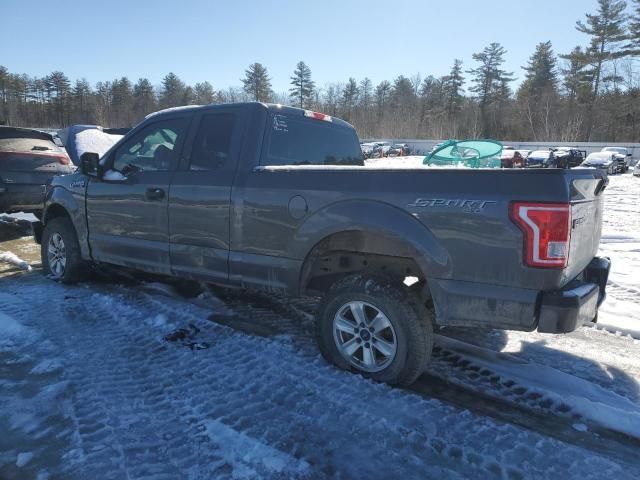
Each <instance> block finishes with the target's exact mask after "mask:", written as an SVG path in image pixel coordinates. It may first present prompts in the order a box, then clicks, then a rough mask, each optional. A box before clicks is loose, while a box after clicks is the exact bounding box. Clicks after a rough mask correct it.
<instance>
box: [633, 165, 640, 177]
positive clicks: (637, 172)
mask: <svg viewBox="0 0 640 480" xmlns="http://www.w3.org/2000/svg"><path fill="white" fill-rule="evenodd" d="M633 176H634V177H640V162H637V163H636V166H635V167H634V168H633Z"/></svg>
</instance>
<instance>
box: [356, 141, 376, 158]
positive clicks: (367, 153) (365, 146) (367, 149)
mask: <svg viewBox="0 0 640 480" xmlns="http://www.w3.org/2000/svg"><path fill="white" fill-rule="evenodd" d="M375 146H376V144H375V142H365V143H361V144H360V150H362V156H363V157H364V158H371V155H372V154H373V149H374V148H375Z"/></svg>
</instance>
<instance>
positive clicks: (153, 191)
mask: <svg viewBox="0 0 640 480" xmlns="http://www.w3.org/2000/svg"><path fill="white" fill-rule="evenodd" d="M144 196H145V198H146V199H147V200H162V199H163V198H164V190H162V189H161V188H155V187H154V188H147V192H146V193H145V194H144Z"/></svg>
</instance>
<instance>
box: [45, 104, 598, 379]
mask: <svg viewBox="0 0 640 480" xmlns="http://www.w3.org/2000/svg"><path fill="white" fill-rule="evenodd" d="M607 182H608V179H607V176H606V174H605V173H603V172H601V171H598V170H595V169H587V168H579V169H572V170H564V169H541V170H536V171H532V170H522V169H505V170H502V169H446V168H428V167H425V168H420V169H403V168H400V167H397V168H393V167H383V168H378V167H367V166H365V165H364V164H363V159H362V151H361V149H360V145H359V143H358V137H357V135H356V132H355V130H354V129H353V127H352V126H351V125H349V124H348V123H346V122H344V121H342V120H339V119H337V118H332V117H330V116H327V115H324V114H321V113H317V112H312V111H308V110H301V109H296V108H290V107H283V106H279V105H265V104H261V103H246V104H231V105H209V106H202V107H188V108H181V109H172V110H168V111H163V112H159V113H157V114H153V115H151V116H149V117H147V118H146V119H145V120H144V121H143V122H141V123H140V124H139V125H138V126H137V127H136V128H134V129H133V130H132V131H131V132H129V133H128V134H127V135H126V136H125V137H124V138H123V139H121V140H120V141H119V142H118V143H116V144H115V145H114V146H113V147H112V148H111V149H110V150H109V151H108V152H107V153H105V154H104V155H103V156H102V158H100V159H98V156H97V154H91V153H85V154H83V156H82V158H81V166H80V168H79V170H78V172H76V173H75V174H72V175H66V176H60V177H56V178H55V179H54V180H53V182H52V185H51V186H50V188H49V190H48V192H47V195H46V200H45V205H44V214H43V218H42V224H41V225H40V226H39V228H36V239H37V240H39V241H40V243H41V249H42V264H43V267H44V270H45V272H46V273H47V274H49V275H50V276H52V277H53V278H56V279H58V280H60V281H63V282H75V281H79V280H82V279H83V278H85V275H86V274H87V272H88V271H89V270H90V267H91V266H92V264H96V263H101V262H102V263H108V264H114V265H121V266H125V267H131V268H134V269H139V270H145V271H149V272H155V273H161V274H167V275H173V276H179V277H184V278H188V279H195V280H198V281H204V282H210V283H215V284H222V285H227V286H236V287H244V288H254V289H255V288H258V289H267V290H268V291H272V292H279V293H283V294H286V295H292V296H297V295H309V294H312V295H317V296H322V298H323V300H322V302H321V304H320V307H319V310H318V312H317V316H316V320H317V321H316V323H317V338H318V342H319V346H320V350H321V352H322V354H323V355H324V357H325V358H326V359H327V360H329V361H331V362H333V363H334V364H336V365H338V366H339V367H341V368H344V369H350V370H355V371H357V372H360V373H361V374H363V375H365V376H368V377H370V378H373V379H375V380H378V381H384V382H388V383H391V384H402V385H406V384H409V383H411V382H413V381H414V380H415V379H416V378H417V377H418V376H419V375H420V374H421V372H423V370H424V369H425V367H426V366H427V364H428V359H429V357H430V354H431V348H432V342H433V328H434V326H435V327H443V326H449V325H453V326H465V327H485V328H486V327H493V328H501V329H513V330H524V331H532V330H536V329H537V330H538V331H539V332H548V333H562V332H570V331H572V330H574V329H576V328H577V327H579V326H580V325H582V324H583V323H587V322H591V321H595V320H596V315H597V310H598V306H599V305H600V303H601V302H602V301H603V299H604V296H605V285H606V281H607V276H608V272H609V267H610V264H609V261H608V259H606V258H598V257H595V255H596V252H597V250H598V243H599V240H600V231H601V222H602V209H603V199H602V192H603V190H604V189H605V187H606V185H607Z"/></svg>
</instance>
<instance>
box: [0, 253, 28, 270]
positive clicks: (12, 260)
mask: <svg viewBox="0 0 640 480" xmlns="http://www.w3.org/2000/svg"><path fill="white" fill-rule="evenodd" d="M0 262H5V263H9V264H11V265H15V266H16V267H18V268H21V269H22V270H26V271H27V272H30V271H31V265H29V264H28V263H27V262H25V261H24V260H22V259H21V258H20V257H18V256H17V255H16V254H15V253H13V252H2V253H0Z"/></svg>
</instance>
